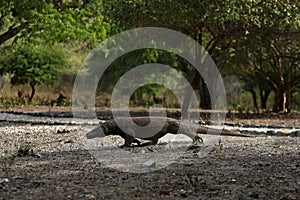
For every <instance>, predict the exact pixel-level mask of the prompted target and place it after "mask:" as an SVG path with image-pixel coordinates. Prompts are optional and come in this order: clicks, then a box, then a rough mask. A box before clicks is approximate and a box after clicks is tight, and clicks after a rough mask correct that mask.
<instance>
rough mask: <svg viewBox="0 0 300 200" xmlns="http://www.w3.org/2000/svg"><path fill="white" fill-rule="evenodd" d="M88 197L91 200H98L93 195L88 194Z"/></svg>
mask: <svg viewBox="0 0 300 200" xmlns="http://www.w3.org/2000/svg"><path fill="white" fill-rule="evenodd" d="M86 197H87V198H88V199H89V200H96V199H97V198H96V197H95V196H94V195H93V194H87V195H86Z"/></svg>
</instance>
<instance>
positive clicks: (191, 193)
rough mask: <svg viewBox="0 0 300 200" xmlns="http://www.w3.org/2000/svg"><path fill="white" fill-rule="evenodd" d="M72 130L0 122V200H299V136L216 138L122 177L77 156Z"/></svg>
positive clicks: (80, 148) (81, 152)
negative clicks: (156, 167) (154, 168)
mask: <svg viewBox="0 0 300 200" xmlns="http://www.w3.org/2000/svg"><path fill="white" fill-rule="evenodd" d="M270 122H271V123H272V121H268V123H270ZM293 123H295V121H293V122H290V123H289V124H293ZM262 124H263V123H262ZM273 124H275V123H273ZM297 125H299V124H297ZM77 130H80V126H78V125H32V124H20V123H18V124H12V123H6V122H1V123H0V147H1V148H0V161H1V164H0V199H129V198H133V199H183V198H187V199H282V200H283V199H299V198H300V189H299V188H300V138H299V137H277V136H264V137H255V138H241V137H227V136H222V137H219V138H218V139H217V140H214V141H215V142H214V143H213V144H212V146H211V147H212V149H211V151H210V152H209V154H208V155H206V156H205V157H203V158H199V152H201V151H203V150H205V148H206V147H207V144H206V143H205V142H204V144H203V145H202V146H200V147H198V148H194V149H190V150H186V151H184V152H183V154H181V155H180V156H179V158H178V159H176V162H175V163H173V164H170V165H168V166H166V167H165V168H162V169H160V170H157V171H152V172H149V173H127V172H121V171H119V170H116V169H115V168H109V167H105V166H103V163H101V162H100V163H99V162H98V161H97V160H96V159H95V158H94V157H93V156H92V155H91V154H90V153H89V152H88V151H87V150H84V149H83V148H84V146H83V144H82V141H81V139H82V138H81V137H80V135H79V134H77ZM24 149H25V150H26V149H27V150H28V152H26V151H24ZM20 150H22V151H20ZM159 150H160V149H159V147H158V146H154V147H149V148H140V149H135V151H138V152H144V151H146V152H151V151H152V152H155V153H156V154H159V153H160V152H159ZM131 151H133V150H131ZM16 153H19V156H16V157H13V156H12V155H14V154H16ZM134 153H135V152H133V153H132V154H131V155H134Z"/></svg>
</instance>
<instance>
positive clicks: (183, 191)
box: [178, 189, 192, 197]
mask: <svg viewBox="0 0 300 200" xmlns="http://www.w3.org/2000/svg"><path fill="white" fill-rule="evenodd" d="M178 192H179V194H180V196H182V197H188V196H189V195H191V194H192V190H184V189H181V190H179V191H178Z"/></svg>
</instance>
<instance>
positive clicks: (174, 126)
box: [86, 117, 240, 147]
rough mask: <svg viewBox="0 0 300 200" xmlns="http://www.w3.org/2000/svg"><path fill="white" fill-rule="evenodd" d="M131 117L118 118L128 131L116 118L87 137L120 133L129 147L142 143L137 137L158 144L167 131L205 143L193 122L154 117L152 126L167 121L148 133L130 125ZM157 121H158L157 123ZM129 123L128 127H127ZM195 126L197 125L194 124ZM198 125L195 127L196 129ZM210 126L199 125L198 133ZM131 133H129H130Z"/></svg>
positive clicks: (139, 120)
mask: <svg viewBox="0 0 300 200" xmlns="http://www.w3.org/2000/svg"><path fill="white" fill-rule="evenodd" d="M129 119H130V120H133V121H134V122H135V123H136V124H137V125H138V126H141V127H143V126H147V125H148V124H149V123H150V118H149V117H132V118H129ZM129 119H128V118H118V121H119V122H121V124H122V125H123V126H122V127H124V125H125V129H126V131H125V132H124V131H123V130H122V129H120V128H119V126H118V125H117V123H116V122H115V120H114V119H111V120H107V121H105V122H104V123H101V124H100V126H98V127H96V128H95V129H93V130H92V131H90V132H88V133H87V134H86V138H87V139H93V138H96V137H104V136H106V135H119V136H121V137H122V138H123V139H124V140H125V143H124V145H123V146H124V147H129V146H131V145H132V143H137V144H138V145H140V141H139V140H137V139H136V138H141V139H144V140H150V141H151V143H148V144H156V143H157V142H158V139H159V138H161V137H163V136H165V135H166V134H167V133H171V134H177V133H178V134H184V135H187V136H188V137H190V138H191V139H192V140H193V142H195V143H203V139H202V138H201V137H200V136H198V135H197V134H196V133H193V132H192V131H190V130H191V124H189V125H188V124H182V125H180V121H178V120H176V119H172V118H163V117H154V118H152V120H153V121H151V127H155V126H156V124H157V127H159V128H160V127H161V126H162V124H161V123H160V122H163V120H165V123H164V125H163V127H162V128H161V129H160V131H158V132H157V133H156V134H155V135H152V136H150V135H147V134H145V133H141V132H140V131H139V130H137V129H135V127H133V126H130V125H129V124H130V123H129ZM156 120H157V121H156ZM156 122H157V123H156ZM126 125H128V127H126ZM193 126H195V125H193ZM99 129H102V131H103V133H104V134H105V135H101V132H100V130H99ZM195 129H196V127H195V128H194V129H193V130H195ZM208 129H209V128H207V127H204V126H200V125H199V126H198V127H197V129H196V130H197V133H202V134H206V133H207V131H208ZM209 130H210V133H211V134H217V135H219V134H220V130H216V129H215V130H214V129H209ZM128 133H129V134H128ZM221 134H222V135H232V136H234V135H238V136H240V135H239V134H234V133H233V134H232V133H230V132H229V131H224V130H222V132H221Z"/></svg>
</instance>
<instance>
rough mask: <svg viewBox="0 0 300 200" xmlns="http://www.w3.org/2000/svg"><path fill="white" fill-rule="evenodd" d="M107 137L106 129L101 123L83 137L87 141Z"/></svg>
mask: <svg viewBox="0 0 300 200" xmlns="http://www.w3.org/2000/svg"><path fill="white" fill-rule="evenodd" d="M106 135H108V127H107V125H106V124H105V123H103V122H101V123H100V124H99V126H97V127H96V128H94V129H93V130H91V131H90V132H88V133H87V134H86V135H85V136H86V138H87V139H93V138H96V137H105V136H106Z"/></svg>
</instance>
